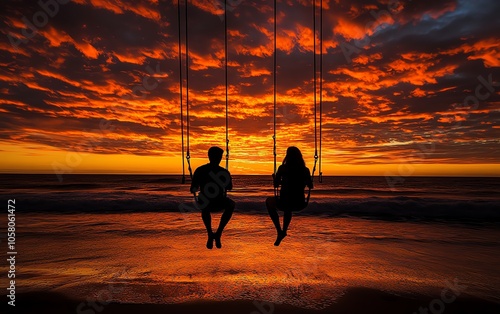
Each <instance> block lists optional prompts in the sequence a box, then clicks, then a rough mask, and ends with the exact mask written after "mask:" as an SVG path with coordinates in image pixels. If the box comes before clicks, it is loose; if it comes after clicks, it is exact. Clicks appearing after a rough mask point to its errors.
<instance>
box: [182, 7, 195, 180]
mask: <svg viewBox="0 0 500 314" xmlns="http://www.w3.org/2000/svg"><path fill="white" fill-rule="evenodd" d="M188 4H189V1H186V10H185V12H186V16H185V18H184V19H185V23H186V144H187V152H186V160H187V164H188V170H189V177H190V178H191V180H192V179H193V170H192V169H191V154H190V151H189V124H190V123H189V122H190V121H189V120H190V118H189V40H188V33H189V32H188Z"/></svg>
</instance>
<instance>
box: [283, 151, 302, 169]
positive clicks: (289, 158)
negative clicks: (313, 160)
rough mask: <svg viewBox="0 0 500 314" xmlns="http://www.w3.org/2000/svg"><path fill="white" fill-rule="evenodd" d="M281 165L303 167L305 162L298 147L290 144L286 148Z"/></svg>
mask: <svg viewBox="0 0 500 314" xmlns="http://www.w3.org/2000/svg"><path fill="white" fill-rule="evenodd" d="M283 165H288V166H289V167H291V168H305V167H306V163H305V161H304V158H303V157H302V153H301V152H300V149H298V148H297V147H295V146H290V147H288V149H287V150H286V156H285V158H284V159H283Z"/></svg>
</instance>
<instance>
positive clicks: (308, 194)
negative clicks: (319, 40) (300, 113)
mask: <svg viewBox="0 0 500 314" xmlns="http://www.w3.org/2000/svg"><path fill="white" fill-rule="evenodd" d="M312 6H313V68H314V69H313V72H314V75H313V90H314V91H313V99H314V100H313V103H314V104H313V105H314V166H313V170H312V174H311V182H312V181H313V180H314V172H315V171H316V164H317V163H318V131H317V129H318V127H317V99H316V95H317V93H318V90H317V86H316V82H317V66H316V0H313V5H312ZM320 97H321V96H320ZM310 198H311V188H310V187H309V190H308V192H307V198H306V205H307V204H309V199H310Z"/></svg>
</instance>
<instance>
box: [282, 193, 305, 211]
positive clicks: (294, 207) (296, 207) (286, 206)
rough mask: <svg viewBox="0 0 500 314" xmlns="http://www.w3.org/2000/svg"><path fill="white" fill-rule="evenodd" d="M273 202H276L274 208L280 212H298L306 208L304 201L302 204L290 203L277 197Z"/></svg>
mask: <svg viewBox="0 0 500 314" xmlns="http://www.w3.org/2000/svg"><path fill="white" fill-rule="evenodd" d="M275 200H276V208H277V209H278V210H281V211H292V212H298V211H301V210H303V209H305V208H306V207H307V202H306V200H305V199H304V200H303V201H302V202H300V201H299V202H290V201H284V200H282V199H281V198H280V197H279V196H276V197H275Z"/></svg>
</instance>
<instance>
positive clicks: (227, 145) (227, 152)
mask: <svg viewBox="0 0 500 314" xmlns="http://www.w3.org/2000/svg"><path fill="white" fill-rule="evenodd" d="M224 63H225V84H226V170H228V169H229V116H228V97H227V0H224Z"/></svg>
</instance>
